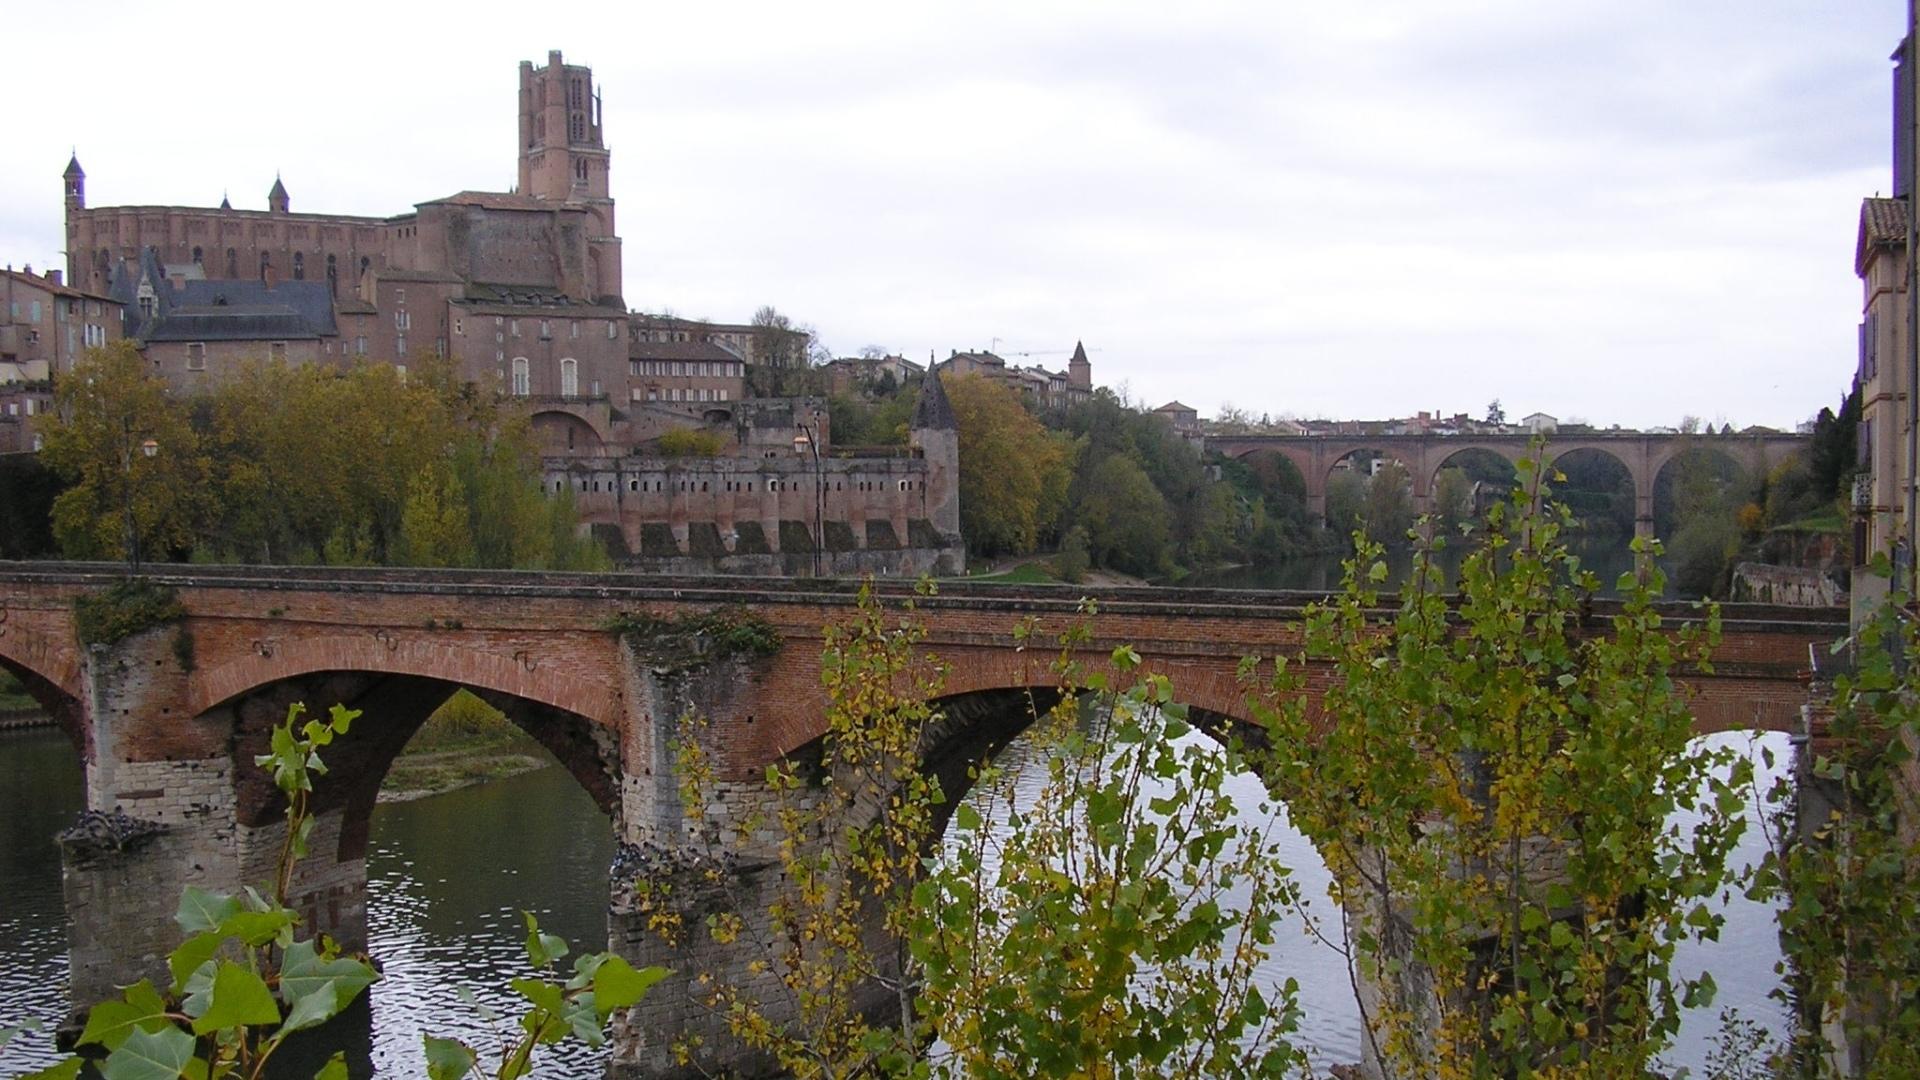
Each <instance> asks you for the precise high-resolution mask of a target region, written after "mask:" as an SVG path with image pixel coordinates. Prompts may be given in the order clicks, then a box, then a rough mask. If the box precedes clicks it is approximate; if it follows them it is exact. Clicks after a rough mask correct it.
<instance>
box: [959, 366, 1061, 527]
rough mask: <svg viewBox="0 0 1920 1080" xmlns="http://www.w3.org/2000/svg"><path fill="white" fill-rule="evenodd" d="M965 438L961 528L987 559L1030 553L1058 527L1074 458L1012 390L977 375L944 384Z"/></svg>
mask: <svg viewBox="0 0 1920 1080" xmlns="http://www.w3.org/2000/svg"><path fill="white" fill-rule="evenodd" d="M942 385H943V386H944V388H945V390H946V392H947V400H948V401H949V402H950V403H951V404H952V405H953V415H954V419H955V421H956V422H957V423H958V425H959V434H960V529H961V532H962V533H964V534H965V535H966V538H967V546H968V548H969V549H971V550H972V551H974V552H976V553H978V554H982V555H1001V554H1024V553H1026V552H1029V551H1032V550H1034V548H1035V546H1036V545H1037V544H1038V543H1039V540H1040V536H1041V534H1042V533H1043V532H1045V531H1048V530H1050V529H1051V528H1052V527H1053V524H1054V521H1055V519H1056V518H1057V517H1058V515H1059V510H1060V506H1059V499H1060V496H1061V494H1063V493H1064V491H1065V487H1066V480H1067V477H1068V476H1069V473H1068V471H1067V453H1066V450H1065V448H1064V447H1063V446H1062V444H1061V443H1060V442H1059V441H1058V440H1056V439H1054V438H1053V437H1052V436H1050V435H1049V434H1048V433H1047V430H1046V428H1045V427H1043V426H1041V424H1040V421H1038V420H1036V419H1034V418H1033V416H1032V414H1030V413H1028V412H1027V410H1026V409H1025V408H1024V407H1023V406H1022V405H1021V404H1020V399H1019V398H1018V397H1017V396H1015V394H1014V392H1013V391H1012V390H1009V389H1007V388H1006V387H1004V386H1002V385H1000V384H999V383H996V382H993V381H991V380H988V379H983V378H981V377H979V376H977V375H969V376H965V377H961V378H943V379H942Z"/></svg>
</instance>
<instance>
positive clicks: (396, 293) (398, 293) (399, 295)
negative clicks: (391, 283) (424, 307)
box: [393, 289, 407, 304]
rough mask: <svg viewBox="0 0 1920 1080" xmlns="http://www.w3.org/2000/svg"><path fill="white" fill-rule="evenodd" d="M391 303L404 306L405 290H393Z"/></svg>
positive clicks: (405, 299)
mask: <svg viewBox="0 0 1920 1080" xmlns="http://www.w3.org/2000/svg"><path fill="white" fill-rule="evenodd" d="M393 302H394V303H396V304H404V303H406V302H407V290H405V289H395V290H393Z"/></svg>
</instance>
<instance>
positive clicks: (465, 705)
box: [379, 690, 553, 803]
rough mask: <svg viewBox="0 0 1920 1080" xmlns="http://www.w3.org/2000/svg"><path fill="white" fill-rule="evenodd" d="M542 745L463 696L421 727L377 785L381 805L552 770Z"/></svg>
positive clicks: (463, 693)
mask: <svg viewBox="0 0 1920 1080" xmlns="http://www.w3.org/2000/svg"><path fill="white" fill-rule="evenodd" d="M552 763H553V761H552V758H550V757H548V756H547V753H546V751H545V750H544V749H542V748H541V746H540V744H539V743H537V742H535V741H534V740H533V738H532V737H531V736H529V735H528V734H527V733H526V732H524V731H521V730H520V729H519V728H517V727H515V726H514V725H513V722H512V721H510V720H508V719H507V718H506V717H505V716H504V715H502V714H501V713H500V712H499V711H498V710H496V709H494V708H493V707H492V706H489V705H488V704H487V703H486V702H484V701H481V700H480V699H479V698H477V697H475V696H473V695H472V694H470V693H468V692H466V691H464V690H462V691H460V692H459V693H456V694H454V695H453V697H451V698H449V699H448V700H447V703H446V704H445V705H443V706H441V707H440V708H439V710H437V711H436V712H435V713H434V714H433V715H432V716H430V717H428V718H427V722H426V723H425V724H422V725H421V726H420V730H419V731H417V732H415V733H414V736H413V738H412V739H409V740H408V741H407V745H406V748H405V749H404V750H402V751H401V752H400V756H399V757H397V758H395V759H394V762H393V765H392V767H390V768H389V769H388V770H387V776H386V779H385V780H384V781H383V782H382V783H381V785H380V800H379V801H380V802H381V803H402V802H412V801H413V800H415V799H424V798H427V797H428V796H432V795H445V794H446V793H448V792H450V791H458V790H460V789H461V788H467V787H472V786H474V785H476V784H485V783H490V782H492V781H495V780H505V779H507V778H508V777H512V776H519V775H521V774H523V773H529V772H533V771H535V770H536V769H543V768H546V767H547V766H548V765H550V764H552Z"/></svg>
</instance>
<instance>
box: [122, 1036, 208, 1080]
mask: <svg viewBox="0 0 1920 1080" xmlns="http://www.w3.org/2000/svg"><path fill="white" fill-rule="evenodd" d="M192 1060H193V1036H191V1035H189V1034H187V1033H186V1032H184V1031H181V1030H180V1029H179V1028H176V1027H166V1028H162V1029H160V1030H159V1031H136V1032H134V1033H133V1034H131V1035H129V1036H127V1041H126V1042H123V1043H121V1044H120V1049H118V1050H115V1051H114V1052H113V1053H112V1054H110V1055H108V1056H107V1060H106V1061H104V1062H102V1063H101V1065H100V1075H101V1076H103V1077H105V1078H106V1080H180V1074H181V1073H183V1072H185V1071H186V1070H187V1064H188V1062H191V1061H192Z"/></svg>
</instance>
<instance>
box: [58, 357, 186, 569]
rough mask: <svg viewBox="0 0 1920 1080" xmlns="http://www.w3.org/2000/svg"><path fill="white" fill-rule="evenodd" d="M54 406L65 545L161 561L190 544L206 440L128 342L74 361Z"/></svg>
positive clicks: (94, 555)
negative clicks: (62, 485) (202, 444)
mask: <svg viewBox="0 0 1920 1080" xmlns="http://www.w3.org/2000/svg"><path fill="white" fill-rule="evenodd" d="M54 414H55V420H54V422H53V423H51V424H50V425H48V427H47V429H46V437H47V441H46V447H45V451H44V452H45V455H46V461H47V464H48V465H49V466H51V467H52V468H53V470H54V471H55V472H56V473H58V474H59V475H60V477H61V478H62V480H64V481H65V482H66V483H67V485H68V486H67V489H66V490H65V491H63V492H61V493H60V495H59V497H58V498H56V499H55V500H54V503H53V531H54V536H55V538H56V539H57V540H58V541H59V544H60V550H61V552H62V553H63V554H65V555H66V556H67V557H68V558H80V559H98V558H131V557H133V555H134V554H135V552H138V553H139V554H140V555H142V556H144V557H148V558H153V559H156V560H163V559H165V558H167V557H168V556H169V555H170V553H171V552H173V551H175V550H184V549H186V548H188V547H190V546H192V543H193V539H194V535H195V528H194V526H195V523H196V518H197V515H198V512H199V510H200V508H201V506H200V504H201V496H202V492H203V490H204V486H203V485H204V477H205V475H206V462H205V460H204V459H203V458H202V456H201V452H200V440H199V438H198V437H197V435H196V434H195V433H194V430H193V428H192V426H191V425H190V424H189V423H188V421H187V416H186V413H185V411H184V410H183V409H181V408H180V407H179V405H178V404H177V403H175V402H174V401H173V400H172V399H171V398H169V397H168V396H167V390H166V384H164V383H162V382H161V381H160V380H159V379H157V378H154V377H153V376H151V375H149V374H148V373H147V371H146V362H145V361H143V360H142V359H141V358H140V354H139V353H138V352H136V351H135V350H134V348H133V344H132V343H131V342H125V341H120V342H114V343H113V344H111V345H108V346H106V347H104V348H100V349H95V350H92V351H90V352H88V353H87V355H86V356H84V357H83V358H82V359H81V360H80V362H79V363H77V364H75V365H74V370H73V373H72V374H71V375H68V376H67V377H65V378H63V379H61V380H60V385H59V387H58V388H57V389H56V390H55V392H54ZM149 444H151V445H150V446H149ZM149 449H151V450H152V453H151V454H149V453H147V451H148V450H149Z"/></svg>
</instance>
